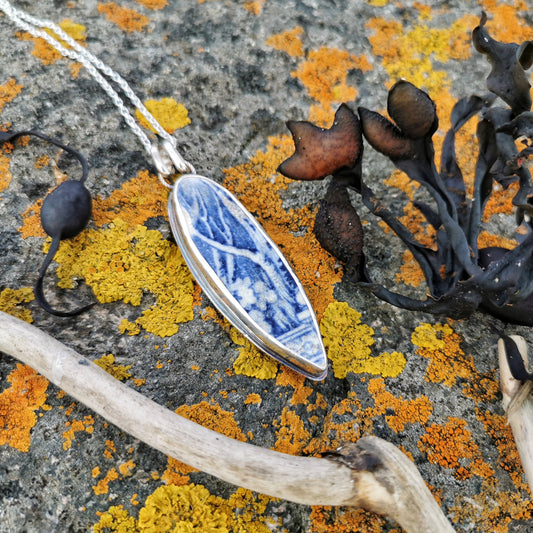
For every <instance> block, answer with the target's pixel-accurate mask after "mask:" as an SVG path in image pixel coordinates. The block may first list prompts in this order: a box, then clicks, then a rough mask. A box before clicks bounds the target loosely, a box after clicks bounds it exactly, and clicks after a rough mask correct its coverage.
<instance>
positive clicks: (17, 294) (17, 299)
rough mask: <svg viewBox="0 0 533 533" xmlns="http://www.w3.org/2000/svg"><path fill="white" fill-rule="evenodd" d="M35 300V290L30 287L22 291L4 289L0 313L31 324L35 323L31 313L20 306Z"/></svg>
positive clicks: (1, 296) (1, 294)
mask: <svg viewBox="0 0 533 533" xmlns="http://www.w3.org/2000/svg"><path fill="white" fill-rule="evenodd" d="M34 298H35V296H34V295H33V289H31V288H30V287H23V288H21V289H10V288H7V289H4V290H3V291H2V292H0V311H3V312H4V313H7V314H9V315H12V316H14V317H16V318H20V320H24V321H25V322H29V323H30V324H31V323H32V322H33V317H32V316H31V311H30V310H29V309H24V308H23V307H20V304H22V303H28V302H32V301H33V300H34Z"/></svg>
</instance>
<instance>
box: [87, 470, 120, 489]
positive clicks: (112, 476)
mask: <svg viewBox="0 0 533 533" xmlns="http://www.w3.org/2000/svg"><path fill="white" fill-rule="evenodd" d="M118 477H119V476H118V472H117V470H116V469H115V468H110V469H109V470H108V472H107V474H106V475H105V477H104V478H102V479H101V480H100V481H98V483H97V484H96V485H93V491H94V493H95V494H96V495H97V496H98V495H99V494H107V493H108V492H109V483H110V482H111V481H116V480H117V479H118Z"/></svg>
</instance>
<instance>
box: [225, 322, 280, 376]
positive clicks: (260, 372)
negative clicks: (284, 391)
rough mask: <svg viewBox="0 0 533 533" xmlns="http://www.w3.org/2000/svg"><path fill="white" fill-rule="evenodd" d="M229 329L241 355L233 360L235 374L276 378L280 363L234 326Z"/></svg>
mask: <svg viewBox="0 0 533 533" xmlns="http://www.w3.org/2000/svg"><path fill="white" fill-rule="evenodd" d="M229 331H230V337H231V340H232V341H233V342H234V343H235V344H237V346H239V355H238V357H237V359H235V361H234V362H233V370H234V371H235V374H239V375H243V376H249V377H253V378H258V379H272V378H275V377H276V373H277V371H278V363H276V361H274V359H272V358H271V357H269V356H268V355H265V354H264V353H263V352H260V351H259V350H258V349H257V348H256V347H255V346H254V345H253V344H252V343H251V342H250V341H249V340H248V339H247V338H246V337H244V336H243V335H241V334H240V333H239V332H238V331H237V329H235V328H234V327H231V328H230V330H229Z"/></svg>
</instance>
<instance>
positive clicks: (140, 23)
mask: <svg viewBox="0 0 533 533" xmlns="http://www.w3.org/2000/svg"><path fill="white" fill-rule="evenodd" d="M98 12H99V13H102V14H104V15H105V16H106V18H107V20H109V21H110V22H112V23H113V24H116V25H117V26H118V27H119V28H120V29H121V30H124V31H126V32H128V33H130V32H134V31H142V30H143V29H144V28H145V27H146V26H147V25H148V24H149V22H150V19H149V18H148V17H146V16H144V15H141V14H140V13H137V11H135V10H133V9H129V8H127V7H121V6H117V5H116V4H115V3H114V2H108V3H107V4H98Z"/></svg>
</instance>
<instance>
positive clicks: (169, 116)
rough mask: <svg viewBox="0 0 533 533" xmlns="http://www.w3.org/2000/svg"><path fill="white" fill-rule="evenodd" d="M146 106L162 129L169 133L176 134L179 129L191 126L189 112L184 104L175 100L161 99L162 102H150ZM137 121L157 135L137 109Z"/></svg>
mask: <svg viewBox="0 0 533 533" xmlns="http://www.w3.org/2000/svg"><path fill="white" fill-rule="evenodd" d="M144 106H145V107H146V109H148V111H149V112H150V113H151V114H152V115H153V116H154V118H155V119H156V120H157V122H159V124H160V125H161V127H162V128H163V129H164V130H165V131H166V132H168V133H171V134H172V133H174V132H175V131H176V130H177V129H180V128H184V127H185V126H187V124H190V123H191V121H190V119H189V112H188V111H187V108H186V107H185V106H184V105H183V104H179V103H178V102H176V100H174V98H161V100H148V101H146V102H144ZM135 116H136V117H137V120H138V121H139V122H140V123H141V124H142V125H143V126H144V127H145V128H148V129H150V130H151V131H153V132H154V133H156V130H155V129H154V128H152V126H150V124H149V123H148V121H147V120H146V119H145V118H144V116H143V115H142V113H141V112H140V111H139V110H138V109H137V110H136V111H135Z"/></svg>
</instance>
